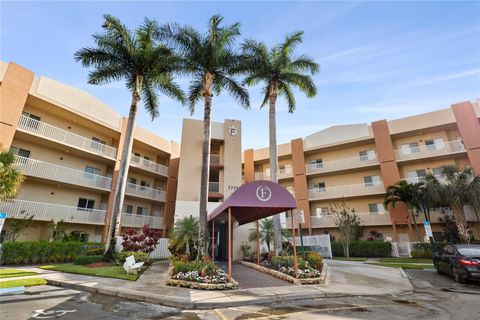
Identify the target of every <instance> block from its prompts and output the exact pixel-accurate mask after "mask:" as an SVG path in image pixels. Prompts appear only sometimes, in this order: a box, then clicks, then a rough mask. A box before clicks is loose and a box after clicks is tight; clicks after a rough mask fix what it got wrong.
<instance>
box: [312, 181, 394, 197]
mask: <svg viewBox="0 0 480 320" xmlns="http://www.w3.org/2000/svg"><path fill="white" fill-rule="evenodd" d="M384 192H385V189H384V187H383V182H382V181H378V182H372V183H368V184H366V183H362V184H351V185H344V186H337V187H326V188H324V189H310V190H308V196H309V199H310V200H323V199H334V198H343V197H356V196H362V195H369V194H381V193H384Z"/></svg>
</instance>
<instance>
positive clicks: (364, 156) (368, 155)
mask: <svg viewBox="0 0 480 320" xmlns="http://www.w3.org/2000/svg"><path fill="white" fill-rule="evenodd" d="M358 155H359V156H360V161H367V160H373V159H375V151H374V150H366V151H360V152H359V153H358Z"/></svg>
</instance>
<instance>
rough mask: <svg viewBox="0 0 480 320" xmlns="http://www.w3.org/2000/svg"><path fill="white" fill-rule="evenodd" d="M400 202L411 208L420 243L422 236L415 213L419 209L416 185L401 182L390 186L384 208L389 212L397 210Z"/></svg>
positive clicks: (386, 193)
mask: <svg viewBox="0 0 480 320" xmlns="http://www.w3.org/2000/svg"><path fill="white" fill-rule="evenodd" d="M398 202H402V203H404V204H405V205H407V207H409V209H410V210H409V211H410V213H411V217H412V221H413V224H414V226H415V233H416V235H417V239H418V241H420V240H421V239H420V234H419V233H418V226H417V221H416V219H415V214H414V211H416V210H417V209H418V207H419V205H418V199H417V198H416V191H415V185H413V184H410V183H408V182H406V181H404V180H401V181H399V182H397V184H395V185H392V186H389V187H388V188H387V190H386V192H385V197H384V200H383V206H384V207H385V209H387V210H388V208H389V207H392V208H395V206H396V204H397V203H398Z"/></svg>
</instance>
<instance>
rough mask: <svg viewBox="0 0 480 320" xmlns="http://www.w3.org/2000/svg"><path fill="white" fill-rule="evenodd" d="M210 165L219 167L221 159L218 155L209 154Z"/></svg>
mask: <svg viewBox="0 0 480 320" xmlns="http://www.w3.org/2000/svg"><path fill="white" fill-rule="evenodd" d="M210 165H216V166H219V165H221V159H220V155H219V154H211V155H210Z"/></svg>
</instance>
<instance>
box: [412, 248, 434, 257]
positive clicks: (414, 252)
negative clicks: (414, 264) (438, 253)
mask: <svg viewBox="0 0 480 320" xmlns="http://www.w3.org/2000/svg"><path fill="white" fill-rule="evenodd" d="M410 255H411V256H412V258H417V259H432V258H433V253H432V250H418V249H413V250H412V251H410Z"/></svg>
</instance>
